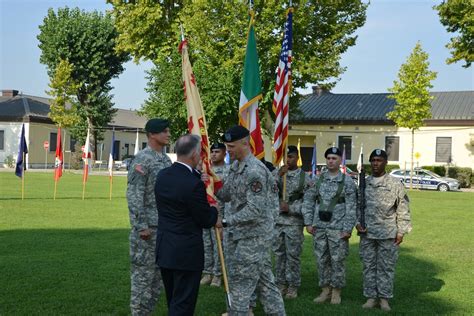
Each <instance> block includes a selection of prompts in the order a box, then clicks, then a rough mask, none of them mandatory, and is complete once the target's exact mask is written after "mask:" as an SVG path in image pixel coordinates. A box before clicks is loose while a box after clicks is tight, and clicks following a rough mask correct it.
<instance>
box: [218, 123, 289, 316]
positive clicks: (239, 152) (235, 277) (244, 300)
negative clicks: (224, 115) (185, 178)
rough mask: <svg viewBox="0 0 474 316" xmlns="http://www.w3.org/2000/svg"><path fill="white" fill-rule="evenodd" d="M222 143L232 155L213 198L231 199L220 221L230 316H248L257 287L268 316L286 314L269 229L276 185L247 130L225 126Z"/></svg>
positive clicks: (271, 224) (270, 227)
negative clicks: (274, 270) (224, 240)
mask: <svg viewBox="0 0 474 316" xmlns="http://www.w3.org/2000/svg"><path fill="white" fill-rule="evenodd" d="M224 141H225V142H226V145H227V150H228V152H229V155H230V157H231V159H235V161H234V162H233V164H232V165H231V167H230V170H229V174H228V176H227V177H226V178H225V179H224V186H223V188H222V189H221V190H220V191H218V193H217V197H218V198H220V199H221V200H223V201H225V202H230V207H229V208H228V209H226V214H225V218H224V219H223V220H222V225H223V226H224V229H225V230H227V233H226V236H227V237H228V240H227V243H226V246H227V247H228V249H227V251H226V252H227V253H228V254H230V256H227V258H226V260H227V262H226V263H227V267H228V272H229V286H230V295H231V303H232V306H231V308H230V310H229V315H230V316H234V315H238V316H243V315H245V316H247V315H248V313H249V303H250V296H251V295H252V293H253V292H254V290H255V289H257V292H258V294H259V296H260V299H261V302H262V304H263V308H264V311H265V313H266V314H267V315H285V308H284V304H283V299H282V296H281V293H280V291H279V290H278V287H277V286H276V284H275V280H274V276H273V273H272V267H271V259H270V248H271V239H270V238H268V234H269V232H272V229H273V224H274V222H273V214H272V212H273V209H272V206H273V203H271V205H268V201H269V199H272V194H275V190H276V186H275V185H274V184H275V183H274V180H273V177H272V176H271V174H270V172H269V171H268V169H267V168H266V167H265V165H264V164H263V163H262V162H261V161H259V160H258V159H257V158H255V157H254V156H253V155H252V153H251V151H250V146H249V144H250V142H249V131H248V130H247V129H246V128H244V127H241V126H235V127H232V128H230V129H229V130H228V131H227V132H226V133H225V134H224Z"/></svg>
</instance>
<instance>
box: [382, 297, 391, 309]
mask: <svg viewBox="0 0 474 316" xmlns="http://www.w3.org/2000/svg"><path fill="white" fill-rule="evenodd" d="M380 309H381V310H383V311H384V312H390V311H391V310H392V309H391V308H390V305H388V300H387V299H386V298H381V299H380Z"/></svg>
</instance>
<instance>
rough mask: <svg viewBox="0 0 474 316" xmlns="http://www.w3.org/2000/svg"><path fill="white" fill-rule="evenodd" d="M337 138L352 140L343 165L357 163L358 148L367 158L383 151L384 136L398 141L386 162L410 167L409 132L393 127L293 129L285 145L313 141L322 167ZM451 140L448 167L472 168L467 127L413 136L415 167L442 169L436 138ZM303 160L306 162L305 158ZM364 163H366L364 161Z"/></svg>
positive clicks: (473, 141) (471, 134)
mask: <svg viewBox="0 0 474 316" xmlns="http://www.w3.org/2000/svg"><path fill="white" fill-rule="evenodd" d="M339 136H351V137H352V146H351V147H352V148H351V150H352V157H351V159H347V163H349V164H351V163H352V164H355V163H357V160H358V156H359V152H360V148H361V145H363V153H364V157H367V158H368V156H369V154H370V152H371V151H372V150H373V149H375V148H381V149H385V138H386V136H398V137H399V159H398V160H393V161H389V163H391V164H399V165H400V166H401V167H404V166H405V163H406V164H407V166H409V165H410V161H411V158H410V157H411V132H410V130H408V129H399V128H396V127H395V126H384V125H379V126H377V125H367V126H364V125H358V126H357V125H293V126H292V129H291V130H290V131H289V144H290V145H296V144H297V143H298V139H300V141H301V147H302V148H305V147H307V148H310V147H313V144H314V141H315V138H316V144H317V161H318V163H324V162H325V160H324V151H325V150H326V149H327V148H328V147H331V146H333V145H334V146H338V138H339ZM437 137H451V140H452V147H451V154H452V157H451V158H452V164H453V165H456V166H460V167H471V168H473V167H474V127H472V126H471V127H469V126H443V127H438V126H426V127H422V128H421V129H420V130H419V131H416V132H415V147H414V152H415V153H419V159H416V160H415V161H416V162H415V163H417V164H418V165H419V166H423V165H444V164H446V163H445V162H436V161H435V157H436V138H437ZM309 159H311V158H309ZM306 160H308V158H307V157H306ZM365 162H366V163H367V159H366V158H365Z"/></svg>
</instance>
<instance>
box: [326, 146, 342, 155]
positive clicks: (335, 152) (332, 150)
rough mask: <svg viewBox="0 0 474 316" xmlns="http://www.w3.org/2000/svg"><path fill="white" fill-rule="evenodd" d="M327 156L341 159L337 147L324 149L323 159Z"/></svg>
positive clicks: (340, 153)
mask: <svg viewBox="0 0 474 316" xmlns="http://www.w3.org/2000/svg"><path fill="white" fill-rule="evenodd" d="M328 155H337V156H339V157H342V152H341V150H340V149H339V148H337V147H329V148H328V149H326V151H325V152H324V158H327V157H328Z"/></svg>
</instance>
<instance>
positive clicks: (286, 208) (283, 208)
mask: <svg viewBox="0 0 474 316" xmlns="http://www.w3.org/2000/svg"><path fill="white" fill-rule="evenodd" d="M289 211H290V208H289V206H288V203H286V202H285V201H280V213H288V212H289Z"/></svg>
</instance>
